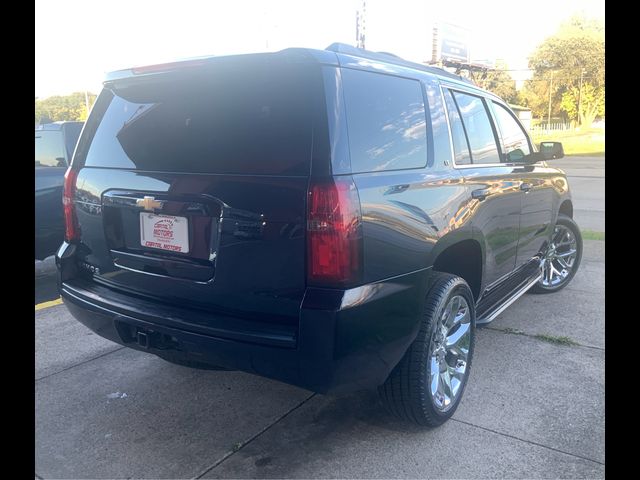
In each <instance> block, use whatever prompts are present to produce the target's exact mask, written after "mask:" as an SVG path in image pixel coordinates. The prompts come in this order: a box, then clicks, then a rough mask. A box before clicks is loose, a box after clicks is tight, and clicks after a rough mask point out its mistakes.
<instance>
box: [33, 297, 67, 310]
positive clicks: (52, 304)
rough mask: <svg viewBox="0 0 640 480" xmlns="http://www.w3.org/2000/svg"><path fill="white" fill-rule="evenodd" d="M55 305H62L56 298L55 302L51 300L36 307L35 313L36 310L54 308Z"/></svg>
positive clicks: (59, 299)
mask: <svg viewBox="0 0 640 480" xmlns="http://www.w3.org/2000/svg"><path fill="white" fill-rule="evenodd" d="M56 305H62V299H61V298H56V299H55V300H51V301H49V302H42V303H39V304H38V305H36V312H37V311H38V310H42V309H43V308H49V307H55V306H56Z"/></svg>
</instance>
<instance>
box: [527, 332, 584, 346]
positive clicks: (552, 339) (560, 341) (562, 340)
mask: <svg viewBox="0 0 640 480" xmlns="http://www.w3.org/2000/svg"><path fill="white" fill-rule="evenodd" d="M533 338H537V339H538V340H542V341H543V342H548V343H553V344H555V345H568V346H571V345H579V344H578V343H577V342H575V341H573V340H572V339H570V338H569V337H556V336H555V335H547V334H544V333H541V334H538V335H534V337H533Z"/></svg>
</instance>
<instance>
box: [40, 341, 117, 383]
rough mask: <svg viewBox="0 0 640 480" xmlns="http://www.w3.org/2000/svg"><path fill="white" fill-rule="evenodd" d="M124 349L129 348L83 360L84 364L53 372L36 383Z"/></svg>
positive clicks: (76, 364)
mask: <svg viewBox="0 0 640 480" xmlns="http://www.w3.org/2000/svg"><path fill="white" fill-rule="evenodd" d="M123 348H127V347H119V348H116V349H114V350H110V351H108V352H105V353H103V354H101V355H98V356H97V357H92V358H89V359H87V360H83V361H82V362H80V363H75V364H73V365H70V366H68V367H65V368H63V369H62V370H59V371H57V372H53V373H50V374H48V375H45V376H44V377H40V378H36V380H35V381H36V382H39V381H40V380H44V379H46V378H49V377H53V376H54V375H58V374H59V373H62V372H66V371H67V370H71V369H72V368H76V367H79V366H80V365H84V364H85V363H89V362H93V361H94V360H97V359H99V358H102V357H104V356H106V355H110V354H112V353H114V352H119V351H120V350H122V349H123Z"/></svg>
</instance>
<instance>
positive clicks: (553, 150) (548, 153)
mask: <svg viewBox="0 0 640 480" xmlns="http://www.w3.org/2000/svg"><path fill="white" fill-rule="evenodd" d="M539 150H540V153H541V154H542V156H543V157H544V159H545V160H554V159H557V158H562V157H564V149H563V148H562V143H560V142H541V143H540V147H539Z"/></svg>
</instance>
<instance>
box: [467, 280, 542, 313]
mask: <svg viewBox="0 0 640 480" xmlns="http://www.w3.org/2000/svg"><path fill="white" fill-rule="evenodd" d="M541 278H542V273H539V274H538V275H537V276H536V277H535V278H533V279H532V280H530V281H529V282H527V283H525V284H524V286H522V287H520V288H519V289H518V290H516V291H515V292H513V294H512V295H511V296H510V297H508V298H507V299H506V300H505V301H504V303H502V305H500V306H499V307H498V308H497V309H495V310H491V311H489V312H488V313H487V314H486V315H485V316H484V317H482V318H477V319H476V325H478V326H480V325H487V324H488V323H491V322H492V321H493V320H494V319H495V318H496V317H497V316H498V315H500V314H501V313H502V312H504V311H505V310H506V309H507V307H509V306H510V305H511V304H512V303H513V302H515V301H516V300H517V299H519V298H520V297H521V296H522V295H524V294H525V293H526V292H527V290H529V289H530V288H531V287H533V285H535V283H536V282H538V280H540V279H541Z"/></svg>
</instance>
